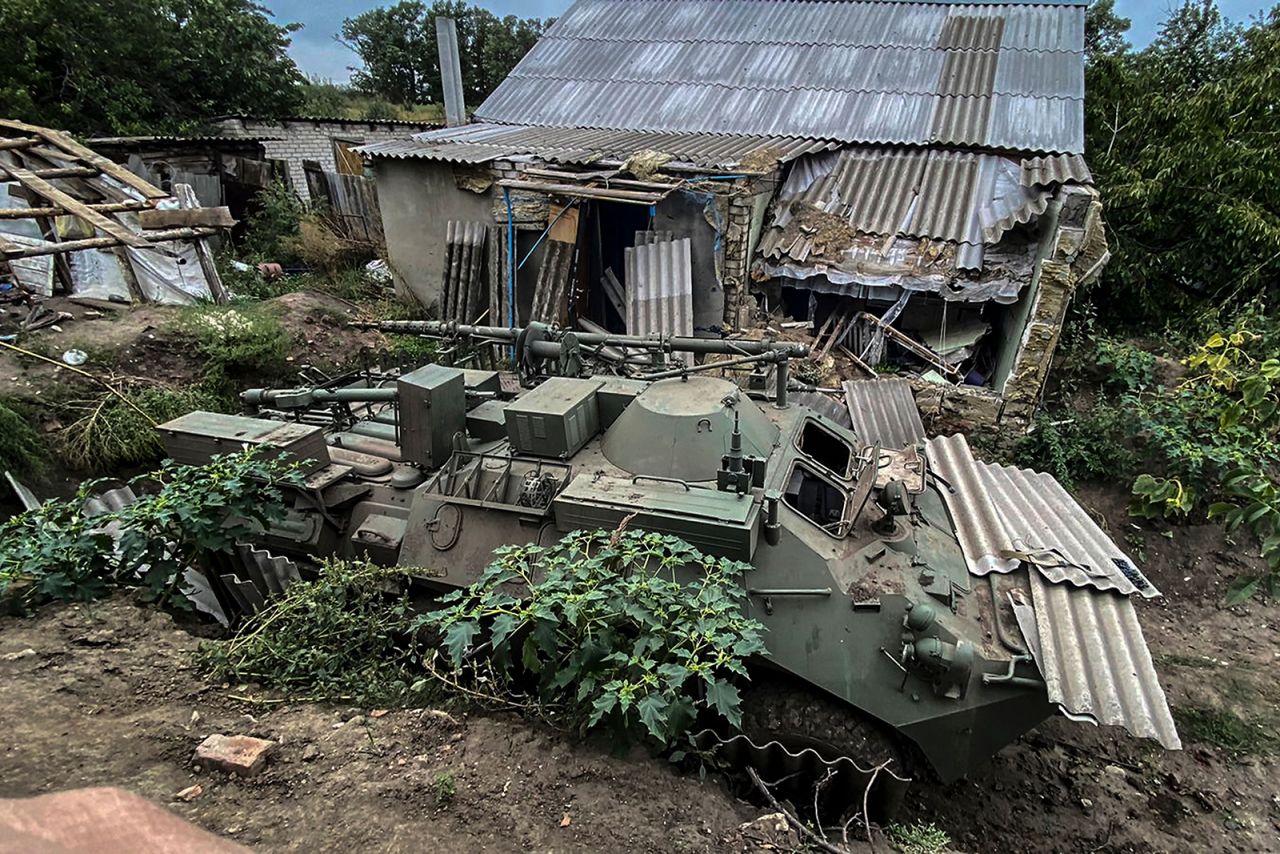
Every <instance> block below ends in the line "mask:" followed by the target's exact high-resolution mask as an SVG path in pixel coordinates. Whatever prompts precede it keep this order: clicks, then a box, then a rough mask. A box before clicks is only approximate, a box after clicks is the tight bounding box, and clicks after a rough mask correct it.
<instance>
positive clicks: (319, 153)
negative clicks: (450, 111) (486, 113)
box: [219, 118, 438, 202]
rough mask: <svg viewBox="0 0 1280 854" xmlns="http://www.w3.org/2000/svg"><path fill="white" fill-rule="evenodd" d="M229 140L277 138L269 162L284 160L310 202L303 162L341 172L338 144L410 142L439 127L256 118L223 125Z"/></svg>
mask: <svg viewBox="0 0 1280 854" xmlns="http://www.w3.org/2000/svg"><path fill="white" fill-rule="evenodd" d="M219 124H220V125H221V127H222V132H223V133H224V134H226V135H228V136H273V137H281V139H279V140H267V141H264V142H263V143H262V146H263V149H264V150H265V151H266V155H267V157H268V158H271V159H273V160H284V161H287V162H288V164H289V180H290V181H291V182H292V183H293V188H294V190H295V191H296V192H297V193H298V195H299V196H301V197H302V200H303V201H307V202H309V201H310V200H311V199H310V194H309V193H308V192H307V179H306V176H305V175H303V173H302V161H304V160H314V161H316V162H317V163H319V164H320V166H321V168H323V169H327V170H329V171H330V172H333V171H336V170H337V165H336V163H335V162H334V161H335V157H334V146H333V142H334V140H341V141H343V142H350V143H352V144H357V145H363V144H365V143H369V142H383V141H385V140H391V139H408V138H409V137H411V136H413V134H415V133H419V132H421V131H424V130H430V129H431V128H433V127H438V125H433V124H427V123H422V124H417V123H412V122H378V121H355V120H350V121H339V120H335V121H326V120H323V119H302V118H298V119H282V120H280V121H273V120H267V119H254V118H231V119H223V120H222V121H221V122H220V123H219Z"/></svg>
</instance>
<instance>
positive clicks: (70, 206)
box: [6, 166, 150, 246]
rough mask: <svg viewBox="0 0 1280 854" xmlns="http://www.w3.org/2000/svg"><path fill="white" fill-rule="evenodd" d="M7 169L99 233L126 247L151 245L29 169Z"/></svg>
mask: <svg viewBox="0 0 1280 854" xmlns="http://www.w3.org/2000/svg"><path fill="white" fill-rule="evenodd" d="M6 168H7V169H8V171H9V174H10V175H12V176H13V178H14V180H15V181H17V182H18V183H19V184H21V185H22V186H24V187H26V188H27V189H28V190H31V191H32V192H33V193H36V194H38V195H40V196H42V197H44V198H45V199H47V200H48V201H50V202H53V203H54V204H55V205H57V206H59V207H62V208H66V209H67V211H69V212H70V213H72V214H74V215H75V216H78V217H80V219H83V220H84V221H85V222H88V223H90V224H91V225H93V227H94V228H96V229H98V230H99V231H101V232H104V233H106V234H109V235H111V236H112V237H114V238H115V239H116V240H117V241H119V242H120V243H123V244H125V245H126V246H147V245H148V244H149V242H150V241H148V240H147V239H146V238H144V237H142V236H141V235H138V234H134V233H133V232H132V231H130V230H129V229H127V228H125V227H124V226H123V225H122V224H120V223H118V222H116V221H115V220H114V219H110V218H108V217H106V216H103V215H102V214H100V213H98V212H97V211H95V210H93V209H92V208H90V207H89V206H88V205H87V204H85V203H84V202H82V201H80V200H79V199H75V198H72V197H71V196H70V195H68V194H67V193H64V192H63V191H62V190H59V189H58V188H57V187H55V186H53V185H52V184H50V183H49V182H48V181H46V180H44V179H43V178H41V177H39V176H38V175H36V174H34V173H33V172H31V171H29V170H27V169H20V168H18V167H17V166H9V167H6Z"/></svg>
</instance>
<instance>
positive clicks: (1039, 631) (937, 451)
mask: <svg viewBox="0 0 1280 854" xmlns="http://www.w3.org/2000/svg"><path fill="white" fill-rule="evenodd" d="M926 455H927V457H928V460H929V466H930V470H931V471H933V472H935V473H937V474H938V475H939V476H941V477H942V478H943V479H944V480H945V484H944V485H947V486H949V487H950V489H948V490H944V492H943V496H944V499H945V501H946V503H947V509H948V510H949V511H950V512H951V517H952V520H953V521H954V522H955V526H956V535H957V538H958V539H959V541H960V546H961V548H962V549H963V551H964V555H965V560H966V561H967V562H968V564H969V569H970V571H971V572H973V573H974V574H975V575H985V574H987V573H988V572H1012V573H1022V572H1026V573H1027V576H1028V583H1029V587H1030V591H1031V597H1030V598H1031V601H1030V602H1027V601H1026V600H1025V599H1024V598H1022V596H1021V594H1018V593H1013V594H1011V598H1012V604H1013V608H1014V612H1015V614H1016V615H1017V618H1018V625H1019V627H1020V628H1021V629H1022V633H1023V636H1024V637H1025V638H1026V639H1027V644H1028V646H1029V648H1030V649H1031V651H1032V654H1033V655H1034V656H1035V660H1036V665H1037V666H1038V667H1039V668H1040V672H1041V674H1042V675H1043V676H1044V678H1045V684H1046V687H1047V689H1048V695H1049V700H1050V702H1053V703H1056V704H1058V705H1059V706H1061V707H1062V708H1063V710H1064V711H1065V712H1066V713H1067V714H1068V715H1070V716H1072V717H1076V718H1083V719H1088V720H1092V721H1096V722H1098V723H1102V724H1108V725H1114V726H1123V727H1124V728H1125V729H1127V730H1128V731H1129V732H1131V733H1133V734H1134V735H1137V736H1141V737H1144V738H1154V739H1156V740H1157V741H1159V742H1160V743H1161V744H1162V745H1164V746H1165V747H1167V748H1169V749H1171V750H1176V749H1178V748H1180V747H1181V743H1180V741H1179V740H1178V733H1177V730H1176V727H1175V726H1174V722H1173V716H1172V714H1170V712H1169V706H1168V703H1167V702H1166V700H1165V696H1164V690H1163V689H1162V688H1161V687H1160V679H1159V675H1158V674H1157V673H1156V670H1155V666H1154V664H1153V663H1152V661H1151V652H1150V650H1149V649H1148V648H1147V642H1146V639H1145V638H1144V637H1143V635H1142V627H1141V626H1140V625H1139V623H1138V616H1137V611H1136V608H1135V606H1134V602H1133V599H1132V598H1131V596H1130V594H1132V593H1137V592H1141V593H1142V594H1144V595H1147V596H1158V595H1159V593H1158V592H1157V591H1156V590H1155V588H1154V587H1153V586H1152V585H1151V584H1150V582H1148V581H1147V580H1146V578H1145V577H1143V576H1142V574H1141V573H1140V572H1138V570H1137V568H1136V567H1134V566H1133V564H1132V562H1131V561H1129V559H1128V558H1127V557H1125V556H1124V554H1123V553H1122V552H1121V551H1120V549H1119V547H1117V546H1116V544H1115V543H1114V542H1112V541H1111V539H1110V538H1109V537H1107V535H1106V534H1105V533H1103V531H1102V529H1101V528H1099V527H1098V525H1097V523H1096V522H1094V521H1093V519H1091V518H1090V517H1089V514H1088V513H1086V512H1085V511H1084V508H1082V507H1081V506H1080V505H1079V504H1077V503H1076V501H1075V499H1073V498H1072V497H1071V496H1070V495H1068V494H1067V492H1066V490H1064V489H1063V488H1062V487H1061V485H1059V484H1058V482H1057V481H1056V480H1054V479H1053V478H1052V477H1050V476H1049V475H1046V474H1039V473H1036V472H1032V471H1028V470H1025V469H1015V468H1011V467H1008V466H999V465H994V464H992V463H985V462H981V461H978V460H975V459H974V457H973V454H972V452H971V451H970V449H969V444H968V442H967V441H966V440H965V438H964V436H959V435H957V436H950V437H938V438H934V439H930V440H929V441H928V442H927V443H926ZM1015 552H1016V553H1017V554H1016V555H1015V554H1013V553H1015ZM1046 558H1047V559H1048V560H1049V561H1050V562H1052V563H1056V564H1057V565H1046V564H1045V563H1044V562H1043V560H1044V559H1046ZM1116 559H1123V560H1124V561H1125V562H1126V563H1127V564H1128V567H1129V569H1128V570H1127V571H1121V570H1120V569H1119V568H1118V567H1117V565H1116V564H1115V563H1114V561H1115V560H1116ZM1064 560H1065V562H1067V563H1069V565H1062V564H1063V561H1064Z"/></svg>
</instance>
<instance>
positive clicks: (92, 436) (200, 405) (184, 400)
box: [58, 386, 232, 472]
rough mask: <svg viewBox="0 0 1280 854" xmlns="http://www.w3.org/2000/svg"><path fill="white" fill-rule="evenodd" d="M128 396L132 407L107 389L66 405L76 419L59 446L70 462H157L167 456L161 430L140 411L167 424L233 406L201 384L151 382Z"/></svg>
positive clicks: (104, 468) (113, 466) (91, 466)
mask: <svg viewBox="0 0 1280 854" xmlns="http://www.w3.org/2000/svg"><path fill="white" fill-rule="evenodd" d="M124 396H125V397H127V398H128V399H129V401H130V402H131V403H132V404H133V406H130V405H129V404H127V403H125V402H124V401H123V400H121V399H120V398H119V397H118V396H117V395H114V394H112V393H110V392H106V391H104V392H102V393H101V394H99V395H98V396H97V397H94V398H90V399H87V400H79V401H68V402H67V403H66V404H64V407H65V408H64V417H66V416H70V417H72V418H74V419H75V420H74V421H72V422H71V423H70V424H69V425H68V426H67V427H66V428H65V429H64V430H63V431H62V432H61V434H60V435H59V437H58V449H59V451H60V452H61V454H62V456H63V458H64V459H65V461H66V462H67V463H68V464H69V465H70V466H72V467H73V468H76V469H79V470H81V471H92V472H112V471H116V470H118V469H120V468H121V467H124V466H133V465H139V464H143V463H153V462H156V461H158V460H159V459H160V458H161V457H162V456H164V448H163V446H162V445H161V443H160V434H159V433H158V432H157V431H156V428H155V426H154V425H153V424H152V423H151V421H149V420H148V419H147V418H146V417H144V416H143V414H142V413H146V415H148V416H150V417H151V419H153V420H154V421H155V422H156V424H163V423H164V422H166V421H169V420H171V419H173V418H177V417H178V416H179V415H185V414H186V413H188V412H190V411H192V410H193V409H206V410H213V411H216V412H228V411H230V410H231V408H232V405H231V402H230V401H228V400H227V399H226V398H223V397H220V396H218V395H216V394H212V393H210V392H208V391H206V390H204V389H202V388H195V389H170V388H164V387H162V386H151V387H145V388H141V389H127V390H125V391H124ZM135 406H136V407H137V409H135V408H134V407H135ZM139 409H140V410H142V412H139V411H138V410H139Z"/></svg>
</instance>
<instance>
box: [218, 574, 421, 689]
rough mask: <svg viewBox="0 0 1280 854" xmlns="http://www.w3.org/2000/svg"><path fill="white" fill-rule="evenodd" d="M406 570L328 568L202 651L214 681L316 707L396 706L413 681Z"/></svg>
mask: <svg viewBox="0 0 1280 854" xmlns="http://www.w3.org/2000/svg"><path fill="white" fill-rule="evenodd" d="M407 581H408V574H407V571H406V570H404V569H399V568H394V567H390V568H388V567H380V566H377V565H375V564H371V563H367V562H363V561H341V560H330V561H327V562H325V563H324V565H323V566H321V568H320V574H319V575H318V576H317V577H316V578H314V579H312V580H306V581H300V582H295V583H293V584H291V585H289V587H288V588H287V589H286V590H285V591H284V593H283V594H282V595H280V596H277V597H274V598H273V599H272V600H271V601H270V602H269V603H268V605H267V607H266V608H265V609H263V610H261V611H259V612H258V613H257V614H255V615H254V616H253V617H252V618H250V619H249V621H248V622H247V623H246V624H245V625H244V626H243V627H242V629H241V630H240V632H239V633H238V634H237V635H236V636H235V637H233V638H231V639H230V640H226V641H219V642H215V643H210V644H203V645H201V647H200V649H199V651H198V652H197V655H196V661H197V664H198V665H199V667H200V668H201V669H202V670H204V671H205V672H207V673H208V674H210V675H211V676H213V677H214V678H216V679H223V680H229V681H239V680H246V679H252V680H255V681H257V682H260V683H261V684H263V685H267V686H270V687H273V688H281V689H284V690H286V691H290V692H293V693H303V694H305V695H307V696H308V697H312V698H317V699H321V698H323V699H352V700H364V701H369V702H377V701H388V700H395V699H397V698H399V697H401V696H403V695H404V693H405V692H406V691H407V690H409V689H410V688H411V687H412V685H413V683H414V682H415V681H416V679H417V676H416V675H415V671H414V670H412V669H411V667H412V665H413V662H414V661H416V659H417V655H416V653H415V651H414V645H413V637H414V630H413V627H414V623H415V621H416V615H415V612H414V611H413V610H412V609H411V606H410V603H409V599H408V596H407V595H406V590H407Z"/></svg>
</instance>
